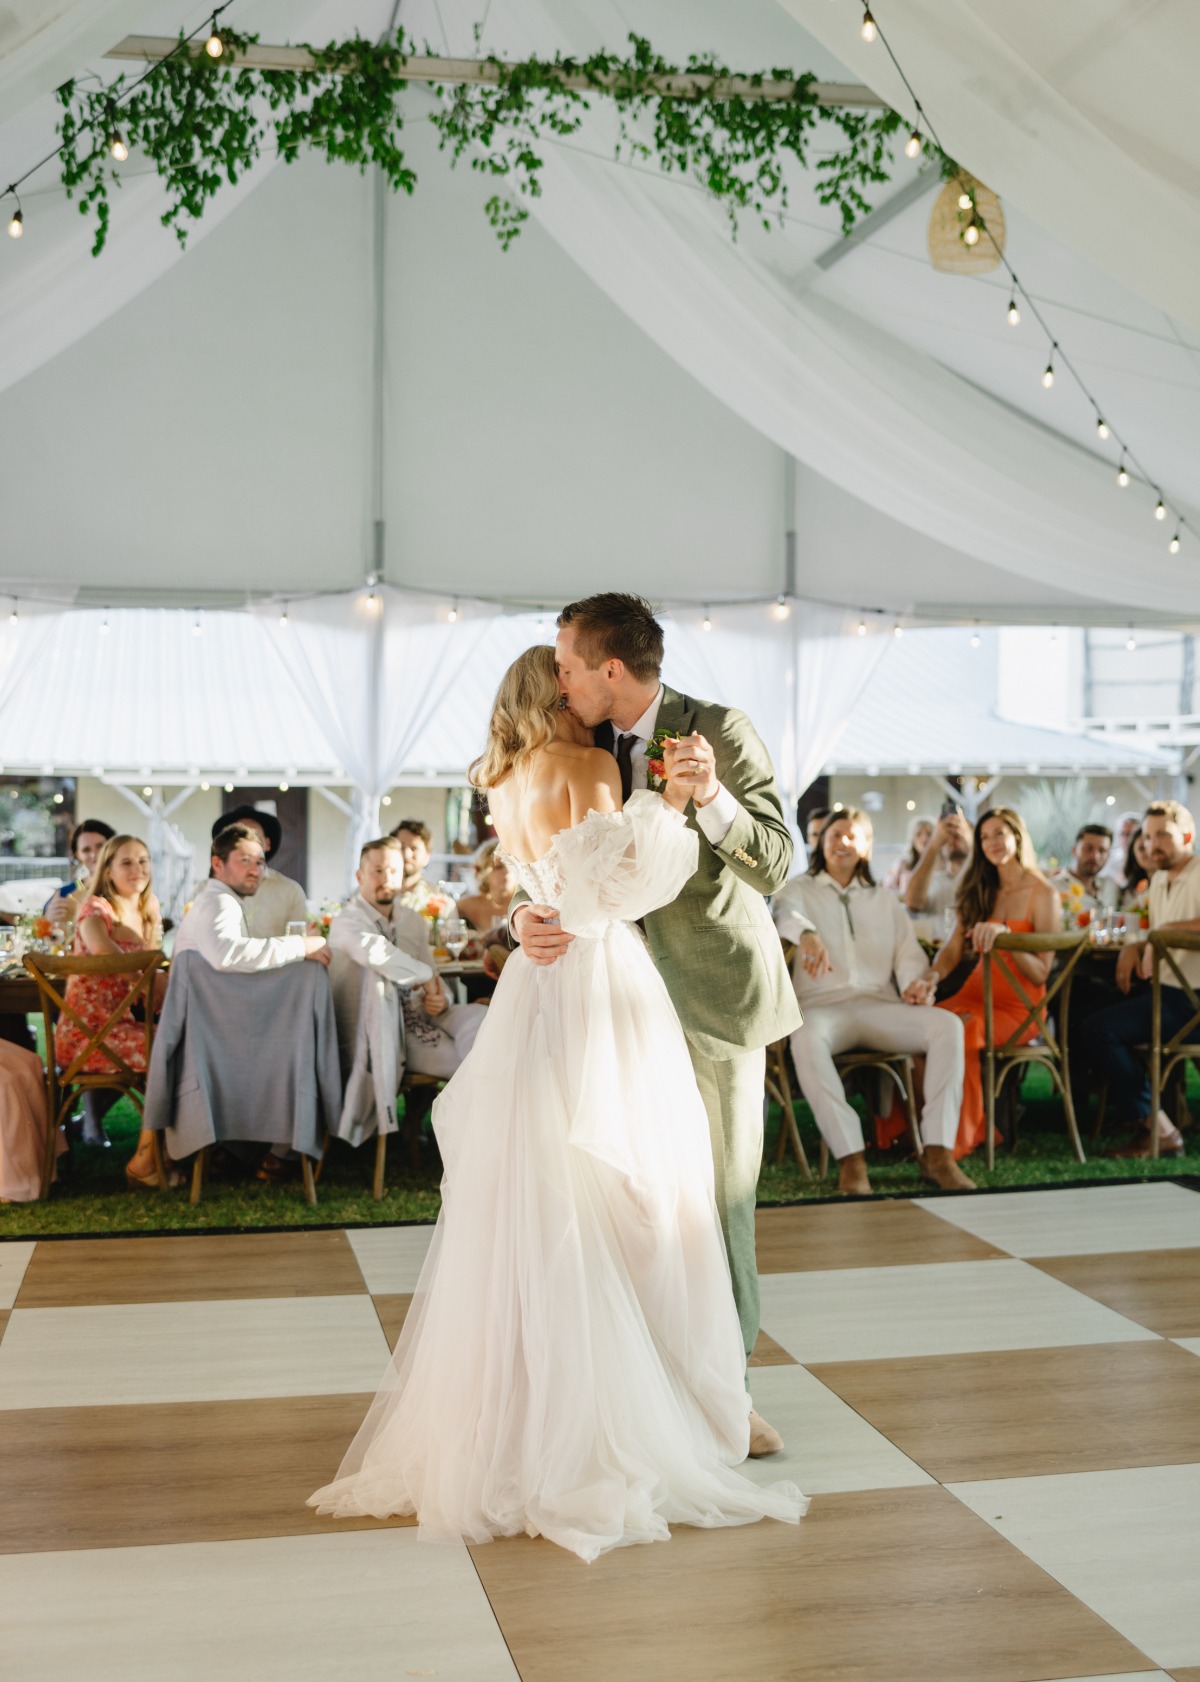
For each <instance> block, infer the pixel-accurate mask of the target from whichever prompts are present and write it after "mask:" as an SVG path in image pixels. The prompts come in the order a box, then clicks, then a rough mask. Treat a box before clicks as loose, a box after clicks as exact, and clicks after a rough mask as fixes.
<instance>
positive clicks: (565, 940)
mask: <svg viewBox="0 0 1200 1682" xmlns="http://www.w3.org/2000/svg"><path fill="white" fill-rule="evenodd" d="M512 932H513V933H514V934H515V935H516V937H517V939H518V940H519V941H520V943H521V950H522V952H524V954H525V956H526V957H527V958H528V959H529V962H530V963H531V964H553V963H557V962H558V960H559V958H561V957H562V955H563V953H564V952H565V951H566V949H567V947H568V946H569V945H570V944H571V942H572V941H573V940H574V938H575V936H574V935H573V934H568V933H567V932H566V930H565V929H564V928H562V927H561V926H560V924H559V921H558V912H557V911H556V910H555V909H554V907H553V906H552V905H518V907H517V909H516V910H515V911H514V912H513V914H512Z"/></svg>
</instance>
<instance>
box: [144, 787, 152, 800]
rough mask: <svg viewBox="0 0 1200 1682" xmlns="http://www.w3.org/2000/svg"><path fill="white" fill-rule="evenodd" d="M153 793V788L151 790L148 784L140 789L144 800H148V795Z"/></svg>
mask: <svg viewBox="0 0 1200 1682" xmlns="http://www.w3.org/2000/svg"><path fill="white" fill-rule="evenodd" d="M153 793H154V790H153V789H152V788H150V787H149V786H147V787H146V788H144V789H143V790H142V795H143V798H144V799H146V800H149V798H150V796H151V795H152V794H153Z"/></svg>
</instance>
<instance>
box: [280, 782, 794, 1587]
mask: <svg viewBox="0 0 1200 1682" xmlns="http://www.w3.org/2000/svg"><path fill="white" fill-rule="evenodd" d="M696 849H697V838H696V836H695V834H694V833H693V832H692V831H691V830H689V829H688V828H687V826H686V825H685V823H684V821H683V819H682V818H681V817H679V815H678V814H677V813H675V812H674V811H673V810H672V809H671V808H670V807H669V806H667V805H666V804H665V803H664V802H663V800H662V799H661V797H660V796H658V795H657V794H652V793H649V792H644V791H639V792H638V793H635V794H634V795H633V796H632V797H631V799H630V800H629V802H628V804H627V805H626V807H625V810H624V811H623V812H621V813H618V814H601V813H597V812H592V813H590V814H589V815H588V817H587V818H586V819H585V820H584V821H583V822H582V823H581V824H578V825H577V826H576V827H575V828H573V829H569V830H566V831H564V832H563V833H562V834H560V835H559V836H558V837H557V838H556V839H555V841H554V843H553V844H552V846H551V847H550V849H549V851H548V852H547V853H546V854H545V855H544V856H543V857H542V858H540V859H538V860H537V861H536V862H534V863H531V864H530V863H523V862H521V861H520V860H513V861H512V864H513V868H514V870H515V871H516V873H517V875H518V877H519V878H520V881H521V884H522V886H523V887H524V888H525V889H526V891H527V892H528V893H529V895H530V897H531V898H532V899H534V900H539V901H542V902H545V903H548V904H551V905H554V906H557V907H558V909H559V912H560V915H561V918H562V925H563V927H564V928H565V929H568V930H570V932H571V933H572V934H574V935H575V936H576V939H575V941H574V943H573V944H572V945H571V946H570V948H569V949H568V951H567V953H566V955H565V956H564V957H563V958H561V959H560V960H559V961H558V962H557V963H556V964H554V965H552V966H549V967H538V966H535V965H533V964H530V963H529V962H528V960H527V959H526V958H525V956H524V954H523V953H521V952H516V953H514V954H513V956H512V957H511V958H510V960H509V962H508V964H507V965H506V966H505V969H504V974H503V976H502V978H501V981H500V984H499V986H498V987H497V989H496V994H495V997H494V999H493V1000H492V1003H491V1006H490V1007H489V1010H488V1014H487V1019H486V1020H485V1022H484V1025H483V1028H482V1029H481V1031H480V1034H479V1037H478V1039H477V1040H476V1042H475V1046H474V1049H473V1050H472V1052H471V1054H470V1056H469V1057H468V1058H467V1060H466V1061H465V1063H464V1064H463V1066H462V1068H461V1069H460V1070H459V1072H458V1073H457V1074H456V1075H455V1077H454V1079H453V1080H452V1081H451V1082H450V1085H449V1086H448V1087H447V1088H446V1090H445V1091H444V1092H443V1093H442V1095H441V1097H440V1098H439V1099H438V1101H437V1103H436V1105H435V1106H434V1111H433V1122H434V1128H435V1130H436V1133H437V1139H438V1144H439V1146H440V1148H441V1153H442V1160H443V1162H444V1164H445V1178H444V1180H443V1184H442V1198H443V1203H442V1213H441V1216H440V1218H439V1220H438V1223H437V1229H436V1231H435V1233H434V1236H433V1242H432V1244H431V1245H430V1249H429V1255H428V1259H427V1260H426V1263H425V1267H424V1270H423V1272H422V1274H421V1279H420V1283H419V1284H418V1287H417V1292H416V1295H415V1297H414V1300H413V1304H412V1307H411V1309H410V1310H409V1314H408V1319H407V1321H406V1323H405V1327H404V1332H403V1335H402V1337H401V1339H400V1343H399V1346H398V1348H397V1350H396V1354H395V1356H394V1358H393V1361H392V1365H391V1367H390V1368H389V1371H388V1373H387V1375H386V1378H385V1381H384V1385H383V1388H382V1389H381V1390H380V1392H379V1394H378V1396H377V1397H376V1398H375V1401H374V1403H373V1405H372V1407H371V1409H370V1412H369V1413H368V1415H367V1418H366V1420H365V1422H364V1424H363V1426H362V1429H361V1430H360V1431H359V1433H358V1435H357V1437H355V1439H354V1441H353V1443H352V1444H351V1446H350V1449H349V1452H348V1453H347V1455H346V1458H345V1460H344V1462H343V1464H342V1466H341V1469H340V1471H339V1473H338V1476H337V1478H336V1480H335V1481H334V1482H333V1483H331V1484H329V1485H328V1486H327V1487H326V1488H324V1489H320V1490H318V1491H317V1493H316V1494H315V1495H313V1496H312V1497H311V1498H310V1501H309V1505H310V1506H314V1507H316V1508H318V1510H319V1511H321V1512H323V1513H332V1514H335V1515H337V1516H339V1517H350V1516H359V1515H363V1514H372V1515H374V1516H376V1517H379V1518H383V1517H387V1516H389V1515H392V1514H409V1513H413V1512H415V1513H416V1514H417V1515H418V1517H419V1520H420V1525H421V1532H422V1534H423V1535H425V1536H428V1537H444V1536H454V1537H457V1536H463V1537H465V1538H466V1539H467V1540H468V1541H470V1542H483V1541H487V1540H489V1539H490V1538H491V1537H493V1536H511V1535H516V1534H520V1533H521V1532H528V1533H529V1534H530V1535H538V1534H540V1535H543V1536H546V1537H548V1538H549V1539H550V1540H551V1541H553V1542H557V1543H559V1544H560V1545H561V1546H562V1547H564V1548H569V1549H572V1550H573V1551H574V1552H575V1553H577V1554H579V1555H580V1557H581V1558H583V1559H586V1560H591V1559H594V1558H595V1557H596V1556H597V1555H598V1554H601V1553H603V1552H605V1550H607V1549H609V1548H614V1547H620V1546H622V1545H623V1544H627V1543H631V1542H653V1541H662V1540H666V1539H667V1537H668V1535H669V1532H668V1529H667V1526H668V1525H669V1524H696V1525H730V1524H748V1523H751V1522H753V1521H754V1520H756V1519H760V1518H763V1517H765V1516H770V1517H773V1518H777V1519H784V1520H788V1521H791V1522H794V1521H795V1520H797V1519H799V1518H800V1516H801V1515H802V1514H803V1512H804V1510H805V1507H806V1505H807V1502H806V1501H805V1498H804V1497H803V1496H802V1495H801V1493H800V1491H799V1490H798V1489H797V1488H796V1487H795V1485H794V1484H790V1483H779V1484H776V1485H774V1486H772V1487H769V1488H762V1487H759V1486H756V1485H755V1484H753V1483H751V1482H750V1481H749V1480H748V1479H746V1478H744V1477H743V1476H741V1474H740V1473H738V1472H736V1471H733V1470H732V1469H731V1468H732V1467H733V1466H735V1465H737V1464H738V1463H739V1462H741V1461H742V1460H744V1459H745V1457H746V1450H747V1446H748V1438H749V1425H748V1415H749V1410H750V1398H749V1396H748V1394H747V1392H746V1383H745V1373H744V1366H745V1360H744V1355H743V1350H742V1344H741V1337H740V1334H739V1330H738V1321H737V1315H736V1313H735V1310H734V1305H733V1297H732V1294H731V1291H730V1284H729V1270H728V1266H727V1263H726V1259H725V1251H724V1246H723V1244H722V1240H721V1232H720V1227H719V1224H718V1221H717V1213H716V1206H715V1203H714V1200H713V1172H712V1156H711V1146H710V1144H709V1134H708V1122H707V1118H706V1115H705V1111H704V1106H703V1103H702V1101H701V1099H700V1094H699V1092H698V1090H697V1088H696V1084H695V1081H694V1079H693V1076H692V1069H691V1063H690V1061H689V1058H688V1053H687V1047H686V1044H685V1041H684V1037H683V1032H682V1030H681V1028H680V1026H679V1019H678V1017H677V1016H676V1014H675V1011H674V1008H673V1007H672V1005H671V1002H670V1000H669V998H668V996H667V992H666V988H665V987H664V985H663V983H662V980H661V979H660V977H659V975H658V972H657V971H656V969H655V968H654V964H653V961H652V960H651V958H650V955H649V953H648V952H647V950H646V947H645V945H644V943H643V941H642V938H641V936H640V934H639V933H638V931H637V929H636V928H635V927H633V926H632V924H633V922H634V921H635V920H636V919H637V918H638V917H641V916H644V915H645V914H646V913H647V912H649V911H652V910H654V909H655V908H657V907H658V906H660V905H664V904H666V903H667V902H668V901H669V900H671V899H673V898H674V897H675V895H676V894H677V893H678V892H679V890H680V889H681V887H682V886H683V884H684V883H685V882H686V881H687V879H688V877H689V876H690V875H691V874H692V873H693V871H694V870H695V868H696V859H697V853H696ZM700 981H701V984H702V982H703V978H702V977H701V978H700Z"/></svg>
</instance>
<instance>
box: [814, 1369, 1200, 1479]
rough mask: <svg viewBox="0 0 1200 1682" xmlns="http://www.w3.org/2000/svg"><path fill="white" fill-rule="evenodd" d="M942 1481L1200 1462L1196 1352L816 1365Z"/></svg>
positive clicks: (1199, 1379)
mask: <svg viewBox="0 0 1200 1682" xmlns="http://www.w3.org/2000/svg"><path fill="white" fill-rule="evenodd" d="M811 1371H812V1372H813V1374H814V1375H815V1376H816V1377H817V1378H819V1379H820V1380H821V1382H822V1384H825V1385H827V1386H828V1387H829V1389H831V1390H833V1391H834V1392H835V1393H836V1394H837V1395H839V1396H841V1397H842V1398H843V1400H844V1401H847V1402H849V1404H850V1406H851V1407H852V1408H854V1409H855V1411H856V1412H857V1413H860V1414H861V1415H862V1417H863V1418H864V1419H866V1420H868V1421H869V1422H870V1423H871V1424H872V1425H874V1427H875V1429H876V1430H877V1431H880V1432H882V1433H883V1435H884V1436H885V1437H887V1438H888V1439H889V1441H891V1442H893V1443H894V1444H895V1445H896V1447H897V1448H899V1449H901V1450H902V1451H903V1452H904V1453H905V1454H907V1455H908V1456H909V1458H910V1459H912V1460H915V1461H916V1462H917V1464H918V1465H919V1466H923V1467H924V1468H925V1470H926V1471H927V1472H930V1473H932V1474H933V1476H934V1477H936V1478H938V1479H939V1480H940V1481H941V1482H942V1483H966V1482H971V1481H974V1480H978V1479H984V1478H1017V1477H1041V1476H1046V1475H1052V1474H1055V1473H1060V1472H1094V1471H1105V1470H1110V1469H1116V1468H1120V1467H1130V1466H1170V1465H1180V1464H1187V1463H1192V1462H1195V1461H1200V1361H1197V1359H1196V1357H1195V1356H1194V1355H1190V1354H1189V1353H1188V1351H1187V1350H1185V1349H1180V1348H1179V1347H1178V1346H1177V1345H1175V1344H1173V1343H1161V1342H1153V1343H1149V1342H1147V1343H1089V1344H1079V1345H1076V1346H1074V1347H1072V1348H1068V1349H1016V1350H1007V1351H998V1352H997V1351H988V1352H986V1353H978V1354H967V1355H930V1356H924V1357H920V1358H914V1359H908V1360H881V1361H847V1362H837V1363H828V1364H821V1365H813V1366H812V1368H811Z"/></svg>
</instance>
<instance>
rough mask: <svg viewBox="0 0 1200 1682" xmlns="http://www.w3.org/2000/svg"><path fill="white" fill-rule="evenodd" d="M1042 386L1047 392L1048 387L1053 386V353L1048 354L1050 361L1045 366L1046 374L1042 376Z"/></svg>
mask: <svg viewBox="0 0 1200 1682" xmlns="http://www.w3.org/2000/svg"><path fill="white" fill-rule="evenodd" d="M1042 384H1043V385H1044V386H1045V388H1046V390H1047V391H1049V390H1050V387H1051V386H1052V385H1053V384H1054V352H1053V351H1051V352H1050V360H1049V362H1047V364H1046V372H1045V373H1044V374H1043V375H1042Z"/></svg>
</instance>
